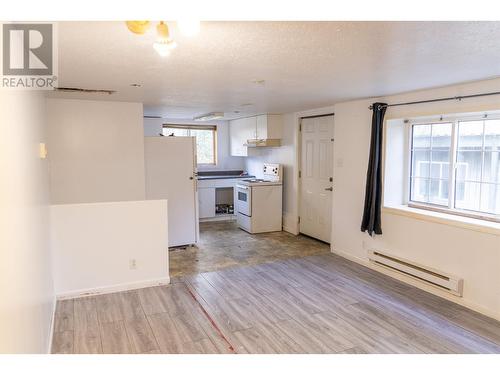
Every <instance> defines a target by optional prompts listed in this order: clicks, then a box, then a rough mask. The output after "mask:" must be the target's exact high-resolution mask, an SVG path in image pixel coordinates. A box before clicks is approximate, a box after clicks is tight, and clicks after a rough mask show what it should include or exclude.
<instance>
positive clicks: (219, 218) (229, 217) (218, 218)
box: [200, 214, 236, 223]
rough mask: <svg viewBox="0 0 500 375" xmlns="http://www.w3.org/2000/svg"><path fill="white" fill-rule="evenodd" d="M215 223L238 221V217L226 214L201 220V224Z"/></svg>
mask: <svg viewBox="0 0 500 375" xmlns="http://www.w3.org/2000/svg"><path fill="white" fill-rule="evenodd" d="M214 221H236V215H233V214H225V215H220V216H215V217H205V218H202V219H200V223H209V222H214Z"/></svg>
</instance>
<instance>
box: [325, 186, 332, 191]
mask: <svg viewBox="0 0 500 375" xmlns="http://www.w3.org/2000/svg"><path fill="white" fill-rule="evenodd" d="M325 190H328V191H333V186H332V187H329V188H325Z"/></svg>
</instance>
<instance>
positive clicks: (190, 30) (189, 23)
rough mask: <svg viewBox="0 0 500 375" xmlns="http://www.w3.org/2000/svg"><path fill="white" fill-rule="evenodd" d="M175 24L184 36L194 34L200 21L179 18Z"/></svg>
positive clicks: (196, 32)
mask: <svg viewBox="0 0 500 375" xmlns="http://www.w3.org/2000/svg"><path fill="white" fill-rule="evenodd" d="M177 26H178V27H179V31H180V32H181V34H182V35H184V36H195V35H197V34H198V33H199V32H200V21H199V20H197V19H194V18H185V19H180V20H178V21H177Z"/></svg>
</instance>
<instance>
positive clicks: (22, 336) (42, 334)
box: [0, 90, 54, 353]
mask: <svg viewBox="0 0 500 375" xmlns="http://www.w3.org/2000/svg"><path fill="white" fill-rule="evenodd" d="M0 133H1V134H2V137H1V138H0V181H1V182H0V207H1V209H0V353H46V352H47V351H48V344H49V337H50V324H51V319H52V311H53V308H54V292H53V283H52V272H51V266H50V250H49V213H48V203H49V191H48V187H49V180H48V171H47V160H42V159H40V158H39V154H38V149H39V142H46V141H47V139H46V123H45V99H44V98H43V97H42V96H41V95H39V94H34V93H27V92H24V93H20V92H12V91H5V90H3V91H1V92H0Z"/></svg>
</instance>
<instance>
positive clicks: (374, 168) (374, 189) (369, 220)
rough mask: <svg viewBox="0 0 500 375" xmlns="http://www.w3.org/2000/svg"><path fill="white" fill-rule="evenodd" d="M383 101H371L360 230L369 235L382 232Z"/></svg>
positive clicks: (384, 108) (385, 107) (384, 107)
mask: <svg viewBox="0 0 500 375" xmlns="http://www.w3.org/2000/svg"><path fill="white" fill-rule="evenodd" d="M386 109H387V104H385V103H373V115H372V138H371V142H370V159H369V162H368V171H367V172H366V191H365V209H364V211H363V222H362V223H361V231H362V232H368V234H369V235H370V236H373V233H375V234H382V226H381V215H380V204H381V200H382V134H383V127H384V115H385V111H386Z"/></svg>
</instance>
